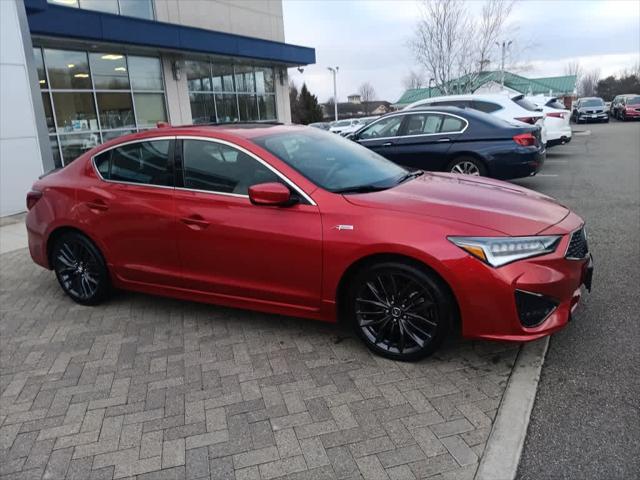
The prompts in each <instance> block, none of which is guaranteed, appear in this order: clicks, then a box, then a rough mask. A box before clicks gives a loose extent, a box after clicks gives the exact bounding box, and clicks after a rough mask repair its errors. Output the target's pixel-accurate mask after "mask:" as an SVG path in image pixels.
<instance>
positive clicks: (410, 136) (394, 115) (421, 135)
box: [356, 109, 469, 142]
mask: <svg viewBox="0 0 640 480" xmlns="http://www.w3.org/2000/svg"><path fill="white" fill-rule="evenodd" d="M421 113H433V114H439V115H448V116H450V117H455V118H458V119H460V120H462V121H463V122H464V124H465V125H464V128H463V129H462V130H457V131H455V132H438V133H420V134H416V135H396V136H393V137H376V138H363V139H362V140H358V141H359V142H373V141H378V140H391V139H394V138H415V137H433V136H435V135H459V134H461V133H464V132H465V131H466V130H467V128H468V127H469V121H468V120H467V119H466V118H464V117H461V116H459V115H456V114H454V113H449V112H441V111H438V110H423V111H416V110H413V109H412V110H408V111H406V112H398V113H395V114H393V115H389V116H384V117H381V118H379V119H378V120H376V121H375V122H371V123H370V124H369V125H365V128H368V127H371V126H373V125H375V124H376V123H378V122H379V121H381V120H383V119H386V118H389V117H396V116H401V115H420V114H421ZM402 121H403V122H404V119H403V120H402ZM401 130H402V124H401V125H400V128H399V129H398V131H401ZM356 133H358V132H356Z"/></svg>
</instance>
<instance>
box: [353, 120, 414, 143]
mask: <svg viewBox="0 0 640 480" xmlns="http://www.w3.org/2000/svg"><path fill="white" fill-rule="evenodd" d="M403 119H404V115H396V116H394V117H387V118H383V119H382V120H380V121H378V122H376V123H372V124H371V125H370V126H369V127H367V128H365V129H364V130H362V131H361V132H360V133H359V134H358V139H359V140H368V139H374V138H385V137H395V136H396V135H398V129H399V128H400V124H401V123H402V120H403Z"/></svg>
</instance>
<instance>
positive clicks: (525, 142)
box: [513, 133, 536, 147]
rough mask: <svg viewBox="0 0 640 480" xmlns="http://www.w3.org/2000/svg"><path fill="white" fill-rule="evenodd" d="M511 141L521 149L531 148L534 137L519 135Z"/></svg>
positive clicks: (529, 134)
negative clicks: (520, 146)
mask: <svg viewBox="0 0 640 480" xmlns="http://www.w3.org/2000/svg"><path fill="white" fill-rule="evenodd" d="M513 141H514V142H516V143H517V144H518V145H522V146H523V147H531V146H533V145H535V144H536V137H535V136H534V135H533V134H531V133H521V134H519V135H516V136H515V137H513Z"/></svg>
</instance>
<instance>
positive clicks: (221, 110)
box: [216, 94, 238, 123]
mask: <svg viewBox="0 0 640 480" xmlns="http://www.w3.org/2000/svg"><path fill="white" fill-rule="evenodd" d="M216 108H217V109H218V122H225V123H226V122H237V121H238V104H237V103H236V96H235V95H234V94H223V95H216Z"/></svg>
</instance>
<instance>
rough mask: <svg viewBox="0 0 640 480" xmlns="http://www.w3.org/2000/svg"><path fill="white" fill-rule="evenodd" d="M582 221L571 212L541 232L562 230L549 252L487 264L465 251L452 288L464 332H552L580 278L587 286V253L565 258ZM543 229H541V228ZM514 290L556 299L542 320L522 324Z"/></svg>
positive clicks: (513, 337) (572, 304)
mask: <svg viewBox="0 0 640 480" xmlns="http://www.w3.org/2000/svg"><path fill="white" fill-rule="evenodd" d="M581 225H582V220H581V219H580V217H578V216H577V215H575V214H572V213H571V214H569V215H568V216H567V218H565V219H564V220H563V221H562V222H560V224H558V225H556V226H554V227H551V228H549V229H547V231H545V232H544V234H549V235H551V234H562V235H563V238H562V240H561V242H560V244H559V245H558V248H557V250H556V251H555V252H554V253H552V254H547V255H541V256H539V257H534V258H530V259H527V260H521V261H517V262H513V263H511V264H508V265H505V266H503V267H500V268H492V267H489V266H487V265H485V264H483V263H482V262H480V261H478V260H477V259H475V258H473V257H471V256H468V257H467V258H465V259H464V260H461V263H463V265H458V268H456V271H459V272H463V274H462V275H460V276H459V278H456V279H455V281H456V282H457V283H456V285H457V288H456V289H455V292H456V297H457V300H458V304H459V308H460V314H461V318H462V334H463V336H465V337H470V338H481V339H489V340H508V341H528V340H535V339H537V338H540V337H543V336H546V335H549V334H551V333H554V332H556V331H558V330H560V329H561V328H563V327H564V326H565V325H566V324H567V323H568V322H569V320H570V319H571V316H572V314H573V312H574V311H575V309H576V307H577V305H578V303H579V301H580V297H581V295H582V292H581V290H582V289H581V287H582V285H584V284H587V286H588V287H589V288H590V286H591V278H592V273H593V266H592V261H591V258H590V257H587V258H585V259H582V260H568V259H566V258H565V252H566V250H567V247H568V244H569V240H570V234H571V232H573V231H575V230H577V229H579V228H580V226H581ZM541 233H542V232H541ZM517 290H520V291H524V292H531V293H534V294H538V295H540V296H544V297H545V298H548V299H551V300H552V301H553V302H554V304H555V305H556V307H555V309H553V311H551V312H550V313H549V314H548V316H547V317H546V318H544V320H543V321H541V322H540V323H539V324H536V325H535V326H533V327H526V326H524V325H523V322H522V319H521V316H520V313H519V311H518V306H517V304H516V295H515V292H516V291H517Z"/></svg>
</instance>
